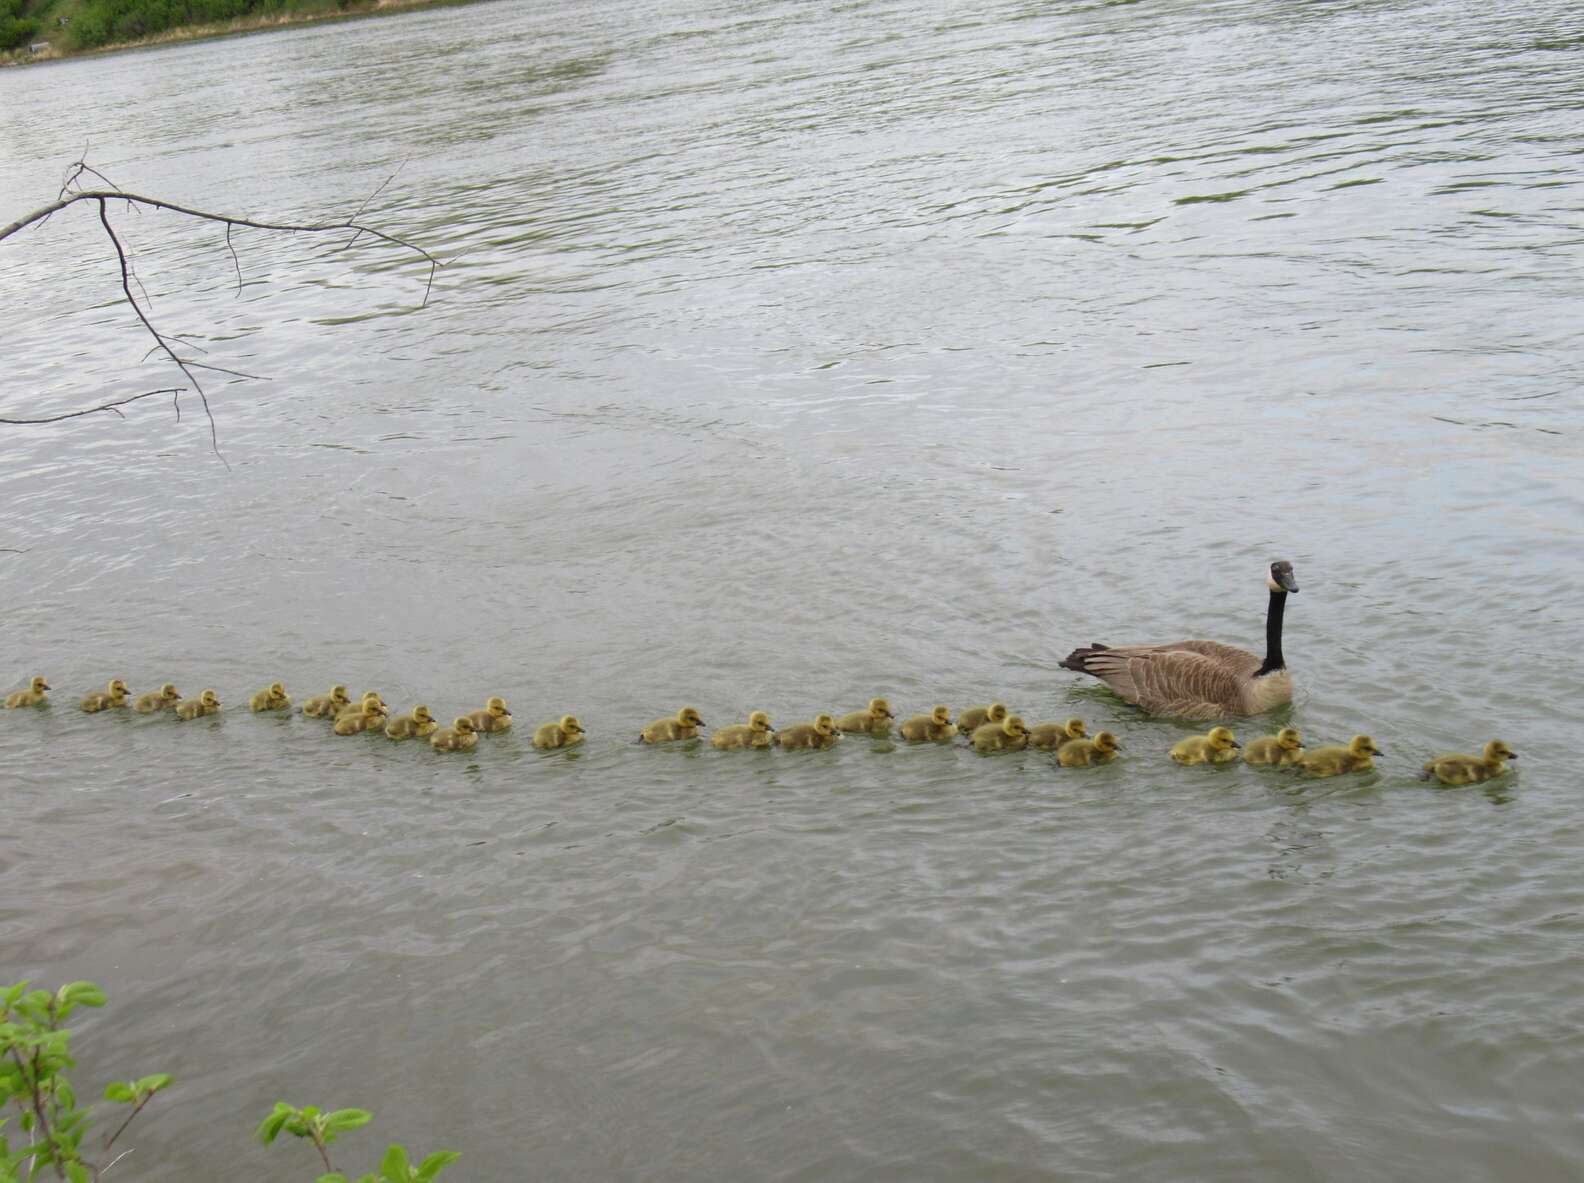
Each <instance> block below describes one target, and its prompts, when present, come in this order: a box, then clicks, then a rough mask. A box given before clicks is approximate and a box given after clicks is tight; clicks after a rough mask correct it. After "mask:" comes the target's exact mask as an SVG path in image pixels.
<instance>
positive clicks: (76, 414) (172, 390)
mask: <svg viewBox="0 0 1584 1183" xmlns="http://www.w3.org/2000/svg"><path fill="white" fill-rule="evenodd" d="M184 389H185V388H184V387H181V386H167V387H165V388H164V389H163V390H145V391H144V392H143V393H142V394H134V395H133V396H132V397H131V398H118V399H116V400H115V401H114V402H108V403H100V404H99V405H98V406H97V407H89V408H88V409H87V410H86V411H68V412H67V413H66V414H64V415H51V416H49V417H48V418H47V419H0V423H11V424H18V425H21V424H33V423H59V422H61V421H62V420H63V419H80V418H82V417H83V416H84V415H97V414H98V413H99V412H100V411H111V412H114V413H115V414H117V415H121V412H120V411H117V410H116V408H117V407H124V406H126V405H127V403H135V402H137V401H138V399H140V398H153V397H154V396H155V395H156V394H181V393H183V391H184ZM121 417H122V418H123V419H125V418H126V416H125V415H121Z"/></svg>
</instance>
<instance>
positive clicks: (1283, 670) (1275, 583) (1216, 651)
mask: <svg viewBox="0 0 1584 1183" xmlns="http://www.w3.org/2000/svg"><path fill="white" fill-rule="evenodd" d="M1265 584H1266V586H1267V587H1268V588H1269V589H1270V606H1269V607H1268V608H1266V610H1265V656H1264V657H1263V658H1262V657H1260V656H1259V655H1258V654H1255V653H1250V652H1249V651H1248V650H1247V649H1238V648H1235V647H1234V646H1231V645H1222V644H1220V643H1219V642H1217V641H1177V642H1175V643H1174V644H1171V645H1123V646H1119V647H1116V648H1113V647H1111V646H1109V645H1101V644H1091V645H1089V646H1087V647H1085V648H1082V649H1074V650H1073V651H1072V652H1071V653H1069V654H1068V655H1067V657H1066V659H1065V660H1064V661H1063V662H1062V663H1061V664H1062V667H1063V668H1064V669H1069V670H1074V671H1076V672H1077V673H1080V674H1089V675H1091V676H1093V677H1096V678H1099V679H1100V680H1101V681H1102V682H1104V683H1105V684H1106V685H1107V686H1109V687H1111V689H1112V690H1114V691H1116V693H1117V694H1118V695H1120V696H1121V697H1122V698H1123V699H1125V700H1126V701H1128V702H1130V703H1132V704H1133V705H1134V706H1138V707H1142V708H1143V709H1144V710H1146V711H1148V712H1149V713H1150V714H1152V715H1175V716H1177V717H1178V718H1182V719H1220V718H1225V717H1228V716H1233V715H1258V714H1260V713H1261V712H1263V711H1268V710H1270V709H1271V708H1272V707H1278V706H1281V704H1282V703H1284V702H1291V701H1292V675H1291V674H1290V673H1288V672H1287V662H1286V661H1285V660H1284V659H1283V657H1282V614H1283V613H1284V612H1285V611H1286V609H1287V597H1288V595H1289V594H1296V593H1297V591H1298V582H1297V580H1295V579H1294V578H1293V569H1292V564H1291V563H1289V562H1287V561H1286V560H1281V561H1279V562H1275V563H1272V564H1271V565H1270V570H1269V571H1268V572H1267V573H1266V575H1265Z"/></svg>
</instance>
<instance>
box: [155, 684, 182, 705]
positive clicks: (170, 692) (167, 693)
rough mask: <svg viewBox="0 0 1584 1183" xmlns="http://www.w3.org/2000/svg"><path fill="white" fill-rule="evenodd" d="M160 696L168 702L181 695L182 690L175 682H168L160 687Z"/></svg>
mask: <svg viewBox="0 0 1584 1183" xmlns="http://www.w3.org/2000/svg"><path fill="white" fill-rule="evenodd" d="M160 697H161V698H163V699H164V700H165V701H166V702H175V701H176V700H177V699H178V698H180V697H181V691H179V690H177V689H176V684H175V683H174V682H166V683H165V685H163V686H161V687H160Z"/></svg>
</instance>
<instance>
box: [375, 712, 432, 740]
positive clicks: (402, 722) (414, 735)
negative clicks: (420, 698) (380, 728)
mask: <svg viewBox="0 0 1584 1183" xmlns="http://www.w3.org/2000/svg"><path fill="white" fill-rule="evenodd" d="M439 726H440V724H439V723H437V722H435V717H434V716H433V715H432V714H430V713H429V708H428V707H426V706H424V705H423V704H422V703H419V704H418V705H417V706H415V707H413V709H412V714H410V715H399V716H398V717H396V718H394V719H392V720H391V721H390V722H389V723H387V724H385V734H386V735H387V736H388V737H389V738H391V739H422V738H423V737H424V736H426V735H433V734H434V733H435V731H436V730H438V729H439Z"/></svg>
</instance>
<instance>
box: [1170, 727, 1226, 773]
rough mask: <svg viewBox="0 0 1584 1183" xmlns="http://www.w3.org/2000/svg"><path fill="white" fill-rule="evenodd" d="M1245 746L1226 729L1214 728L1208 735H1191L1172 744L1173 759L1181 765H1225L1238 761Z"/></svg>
mask: <svg viewBox="0 0 1584 1183" xmlns="http://www.w3.org/2000/svg"><path fill="white" fill-rule="evenodd" d="M1242 746H1243V745H1242V744H1240V743H1238V741H1237V740H1236V739H1234V738H1233V736H1232V732H1231V730H1230V729H1228V728H1226V727H1212V728H1210V731H1209V734H1207V735H1190V736H1189V737H1188V738H1187V739H1180V740H1178V741H1177V742H1176V743H1174V744H1172V750H1171V758H1172V759H1173V760H1175V761H1177V763H1179V764H1225V763H1226V762H1227V761H1228V760H1236V759H1237V754H1238V748H1240V747H1242Z"/></svg>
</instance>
